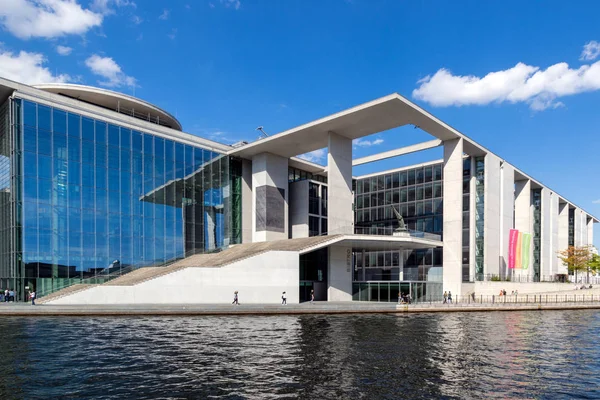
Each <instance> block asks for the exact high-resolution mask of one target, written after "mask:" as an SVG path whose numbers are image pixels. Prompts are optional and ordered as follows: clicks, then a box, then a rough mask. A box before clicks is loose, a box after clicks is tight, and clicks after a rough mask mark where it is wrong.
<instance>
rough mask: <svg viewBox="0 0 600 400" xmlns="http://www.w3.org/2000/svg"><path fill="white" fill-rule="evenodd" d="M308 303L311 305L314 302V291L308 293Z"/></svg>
mask: <svg viewBox="0 0 600 400" xmlns="http://www.w3.org/2000/svg"><path fill="white" fill-rule="evenodd" d="M310 302H311V303H314V302H315V291H314V290H311V291H310Z"/></svg>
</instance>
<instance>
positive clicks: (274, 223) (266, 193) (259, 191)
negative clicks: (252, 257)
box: [252, 153, 289, 242]
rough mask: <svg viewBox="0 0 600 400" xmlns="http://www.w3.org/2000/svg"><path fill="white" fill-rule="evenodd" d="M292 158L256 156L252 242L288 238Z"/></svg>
mask: <svg viewBox="0 0 600 400" xmlns="http://www.w3.org/2000/svg"><path fill="white" fill-rule="evenodd" d="M288 223H289V221H288V159H287V158H285V157H281V156H276V155H274V154H270V153H261V154H257V155H255V156H254V157H252V241H253V242H265V241H271V240H281V239H288Z"/></svg>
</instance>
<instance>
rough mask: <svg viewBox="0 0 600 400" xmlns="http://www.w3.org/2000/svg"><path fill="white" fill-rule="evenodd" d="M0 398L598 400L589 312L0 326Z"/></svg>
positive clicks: (14, 322)
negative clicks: (570, 399) (547, 399)
mask: <svg viewBox="0 0 600 400" xmlns="http://www.w3.org/2000/svg"><path fill="white" fill-rule="evenodd" d="M0 322H1V325H0V327H1V329H2V335H1V336H0V338H1V339H0V340H1V342H2V343H1V346H0V396H1V397H2V398H95V399H97V398H122V397H127V398H132V397H136V398H157V397H158V398H161V397H162V398H258V399H267V398H268V399H272V398H316V399H328V398H369V399H370V398H399V397H404V398H489V397H491V396H494V397H500V398H572V397H580V398H586V397H587V398H598V397H600V391H599V390H598V386H600V385H599V383H600V379H599V378H598V377H597V375H596V371H597V369H598V367H599V362H598V355H599V352H598V349H597V346H596V345H595V342H596V332H597V330H598V328H599V327H600V318H599V317H598V315H597V314H596V313H595V312H593V311H581V312H541V313H532V312H526V313H517V312H515V313H508V312H507V313H468V314H467V313H464V314H432V315H426V314H421V315H399V316H395V315H373V316H367V315H361V316H358V315H356V316H277V317H198V318H189V317H186V318H183V317H181V318H180V317H174V318H167V317H147V318H40V319H25V318H4V319H2V320H0Z"/></svg>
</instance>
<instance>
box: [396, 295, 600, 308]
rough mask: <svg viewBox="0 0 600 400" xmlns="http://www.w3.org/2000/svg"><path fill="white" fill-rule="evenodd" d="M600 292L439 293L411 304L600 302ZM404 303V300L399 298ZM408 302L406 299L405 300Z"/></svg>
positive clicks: (412, 301) (413, 301)
mask: <svg viewBox="0 0 600 400" xmlns="http://www.w3.org/2000/svg"><path fill="white" fill-rule="evenodd" d="M598 302H600V294H592V293H590V294H586V293H582V294H517V295H510V294H507V295H506V296H499V295H473V294H472V295H464V296H452V301H444V300H439V295H436V296H435V297H433V296H423V297H421V298H418V299H415V300H411V301H410V304H432V305H433V304H435V305H444V306H445V305H448V306H451V305H453V304H455V305H457V304H461V305H464V304H488V305H489V304H558V303H598ZM398 303H400V304H402V303H403V301H402V300H399V301H398ZM404 303H406V300H405V301H404Z"/></svg>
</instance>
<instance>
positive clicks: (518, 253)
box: [515, 232, 523, 269]
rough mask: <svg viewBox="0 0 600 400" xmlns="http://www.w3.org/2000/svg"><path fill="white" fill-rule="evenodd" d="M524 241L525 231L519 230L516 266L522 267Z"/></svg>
mask: <svg viewBox="0 0 600 400" xmlns="http://www.w3.org/2000/svg"><path fill="white" fill-rule="evenodd" d="M522 243H523V232H519V234H518V235H517V249H516V250H515V268H518V269H521V260H522V258H523V257H522V253H521V248H522Z"/></svg>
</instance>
